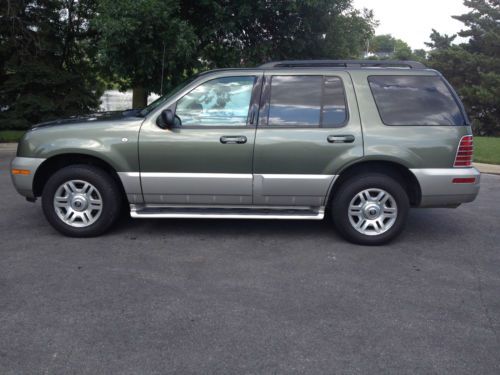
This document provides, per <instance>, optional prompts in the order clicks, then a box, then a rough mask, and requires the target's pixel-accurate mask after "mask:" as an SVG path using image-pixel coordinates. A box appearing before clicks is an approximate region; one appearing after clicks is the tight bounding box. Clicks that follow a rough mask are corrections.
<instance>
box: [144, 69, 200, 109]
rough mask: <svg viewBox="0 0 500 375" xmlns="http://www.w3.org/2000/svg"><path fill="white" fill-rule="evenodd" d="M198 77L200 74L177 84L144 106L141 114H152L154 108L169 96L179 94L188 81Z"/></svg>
mask: <svg viewBox="0 0 500 375" xmlns="http://www.w3.org/2000/svg"><path fill="white" fill-rule="evenodd" d="M196 78H198V74H197V75H194V76H192V77H191V78H188V79H186V80H185V81H184V82H182V83H180V84H178V85H177V86H175V87H174V88H173V89H172V90H170V92H169V93H168V94H165V95H163V96H160V97H159V98H158V99H156V100H155V101H154V102H152V103H151V104H150V105H148V106H147V107H145V108H143V109H142V110H141V111H140V112H139V115H140V116H141V117H145V116H147V115H148V114H150V113H151V112H152V111H153V110H154V109H156V108H158V107H159V106H161V105H162V104H163V103H165V102H166V101H167V100H168V99H169V98H171V97H172V96H173V95H175V94H177V92H179V91H180V90H181V89H182V88H183V87H184V86H186V85H187V84H188V83H190V82H192V81H194V80H195V79H196Z"/></svg>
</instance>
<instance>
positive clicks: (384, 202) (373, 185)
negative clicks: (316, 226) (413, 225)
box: [331, 173, 410, 245]
mask: <svg viewBox="0 0 500 375" xmlns="http://www.w3.org/2000/svg"><path fill="white" fill-rule="evenodd" d="M409 206H410V203H409V200H408V195H407V194H406V191H405V190H404V188H403V187H402V185H401V183H400V182H399V181H398V180H397V179H395V178H393V177H390V176H388V175H384V174H379V173H370V174H366V175H363V176H359V177H357V176H355V177H352V178H350V179H348V180H346V181H344V182H343V183H342V185H341V186H340V188H339V189H338V191H337V192H336V193H335V195H334V197H333V199H332V205H331V214H332V217H333V221H334V223H335V225H336V227H337V230H338V231H339V232H340V234H341V235H342V236H343V237H345V238H346V239H348V240H349V241H351V242H354V243H357V244H361V245H382V244H384V243H387V242H389V241H391V240H392V239H394V238H395V237H396V236H398V235H399V234H400V233H401V231H402V230H403V229H404V226H405V224H406V218H407V216H408V211H409Z"/></svg>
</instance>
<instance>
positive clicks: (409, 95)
mask: <svg viewBox="0 0 500 375" xmlns="http://www.w3.org/2000/svg"><path fill="white" fill-rule="evenodd" d="M368 82H369V84H370V88H371V90H372V93H373V97H374V99H375V103H376V104H377V107H378V111H379V113H380V117H381V119H382V121H383V123H384V124H386V125H464V124H465V119H464V116H463V114H462V111H461V110H460V107H459V105H458V103H457V101H456V100H455V98H454V97H453V95H452V93H451V92H450V89H449V88H448V87H447V86H446V84H445V83H444V82H443V80H442V79H441V78H440V77H436V76H435V77H429V76H370V77H368Z"/></svg>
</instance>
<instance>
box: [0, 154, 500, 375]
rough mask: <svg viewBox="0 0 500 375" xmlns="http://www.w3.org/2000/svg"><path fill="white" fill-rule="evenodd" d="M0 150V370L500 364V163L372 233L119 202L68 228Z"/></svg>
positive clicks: (495, 369)
mask: <svg viewBox="0 0 500 375" xmlns="http://www.w3.org/2000/svg"><path fill="white" fill-rule="evenodd" d="M12 156H13V152H11V151H8V150H0V203H1V211H0V236H1V243H0V373H1V374H23V373H37V374H38V373H40V374H68V373H75V374H163V373H179V374H194V373H197V374H275V373H278V374H290V373H301V374H302V373H309V374H340V373H343V374H404V373H420V374H433V373H435V374H498V373H500V176H491V175H483V177H482V178H483V180H482V188H481V193H480V196H479V198H478V199H477V200H476V201H475V202H473V203H471V204H466V205H463V206H461V207H459V208H458V209H456V210H448V209H427V210H417V209H416V210H412V211H411V214H410V217H409V222H408V228H407V230H406V232H405V233H404V234H403V235H402V236H401V237H400V238H399V239H398V240H396V241H395V242H393V243H391V244H390V245H387V246H384V247H378V248H373V247H372V248H370V247H361V246H355V245H351V244H349V243H347V242H345V241H344V240H342V239H340V238H339V237H338V236H337V235H336V233H335V231H334V230H332V229H331V224H330V222H328V221H324V222H307V221H303V222H298V221H228V220H219V221H216V220H143V221H134V220H132V219H128V218H124V219H123V220H122V222H121V223H119V225H118V226H117V228H116V229H115V230H114V231H112V232H111V233H110V234H108V235H106V236H103V237H100V238H92V239H71V238H65V237H62V236H61V235H59V234H58V233H56V232H55V231H54V230H53V229H52V228H51V227H49V225H48V224H47V223H46V221H45V219H44V217H43V214H42V211H41V208H40V202H37V203H36V204H32V203H28V202H26V201H24V199H23V198H22V197H21V196H19V195H17V193H16V192H15V191H14V188H13V187H12V185H11V183H10V177H9V174H8V161H9V160H10V158H11V157H12Z"/></svg>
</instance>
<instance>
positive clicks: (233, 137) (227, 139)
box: [220, 135, 247, 144]
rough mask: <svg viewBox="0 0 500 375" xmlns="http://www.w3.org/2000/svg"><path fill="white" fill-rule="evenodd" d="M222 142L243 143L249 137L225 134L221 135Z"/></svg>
mask: <svg viewBox="0 0 500 375" xmlns="http://www.w3.org/2000/svg"><path fill="white" fill-rule="evenodd" d="M220 143H224V144H230V143H233V144H234V143H237V144H243V143H247V137H245V136H244V135H223V136H222V137H220Z"/></svg>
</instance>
